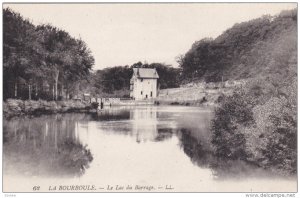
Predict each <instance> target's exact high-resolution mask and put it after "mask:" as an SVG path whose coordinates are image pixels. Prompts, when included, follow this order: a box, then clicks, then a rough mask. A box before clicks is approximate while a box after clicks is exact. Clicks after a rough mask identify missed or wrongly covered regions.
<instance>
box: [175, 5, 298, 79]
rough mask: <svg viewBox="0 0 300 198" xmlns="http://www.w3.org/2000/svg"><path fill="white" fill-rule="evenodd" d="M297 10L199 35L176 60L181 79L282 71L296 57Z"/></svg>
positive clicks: (250, 75) (232, 77)
mask: <svg viewBox="0 0 300 198" xmlns="http://www.w3.org/2000/svg"><path fill="white" fill-rule="evenodd" d="M296 55H297V10H291V11H283V12H282V13H280V14H279V15H278V16H275V17H271V16H263V17H261V18H258V19H254V20H251V21H248V22H243V23H239V24H235V25H234V26H233V27H231V28H230V29H228V30H226V31H225V32H224V33H223V34H221V35H220V36H219V37H217V38H216V39H207V38H206V39H202V40H200V41H197V42H195V43H194V44H193V45H192V47H191V49H190V50H189V51H188V52H187V53H186V54H185V55H184V56H183V57H182V58H181V59H180V60H179V64H180V66H181V68H182V78H183V82H184V83H187V82H192V81H206V82H218V81H222V80H224V81H225V80H229V79H230V80H233V79H244V78H251V77H257V76H258V75H259V76H266V75H268V74H270V73H273V74H276V73H282V72H284V70H286V69H287V68H285V69H283V68H282V66H283V65H286V63H287V62H289V61H292V60H293V59H296Z"/></svg>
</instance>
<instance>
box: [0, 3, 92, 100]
mask: <svg viewBox="0 0 300 198" xmlns="http://www.w3.org/2000/svg"><path fill="white" fill-rule="evenodd" d="M93 64H94V58H93V56H92V55H91V52H90V50H89V49H88V48H87V46H86V44H85V43H84V42H83V41H82V40H80V39H75V38H73V37H71V36H70V35H69V34H68V33H67V32H65V31H63V30H60V29H58V28H56V27H53V26H51V25H39V26H34V25H33V24H32V23H31V22H30V21H29V20H27V19H24V18H23V17H22V16H21V15H20V14H18V13H15V12H13V11H12V10H10V9H9V8H6V9H4V10H3V87H4V90H3V93H4V99H6V98H21V99H39V98H43V99H47V100H49V99H54V100H57V99H59V97H62V96H64V97H68V96H69V94H70V90H72V88H73V86H76V84H77V82H78V81H80V80H82V79H85V78H86V77H87V76H88V75H89V71H90V70H91V68H92V66H93Z"/></svg>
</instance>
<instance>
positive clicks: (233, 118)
mask: <svg viewBox="0 0 300 198" xmlns="http://www.w3.org/2000/svg"><path fill="white" fill-rule="evenodd" d="M251 124H253V114H252V111H251V106H250V105H249V104H247V102H246V101H245V100H244V98H243V97H242V95H240V94H238V93H234V94H233V95H232V96H229V97H227V98H225V99H224V101H223V103H222V104H221V106H220V107H219V108H217V109H216V110H215V117H214V119H213V120H212V131H213V136H212V143H213V145H214V146H215V154H216V156H218V157H221V158H229V159H247V157H248V153H247V151H246V137H245V134H244V131H243V128H244V127H245V126H249V125H251Z"/></svg>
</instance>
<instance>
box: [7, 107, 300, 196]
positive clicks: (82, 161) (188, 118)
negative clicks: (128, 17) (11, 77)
mask: <svg viewBox="0 0 300 198" xmlns="http://www.w3.org/2000/svg"><path fill="white" fill-rule="evenodd" d="M212 116H213V114H212V111H211V110H210V109H205V108H200V107H185V106H136V107H112V108H107V109H104V110H102V111H99V112H97V113H88V114H87V113H66V114H52V115H43V116H39V117H25V116H24V117H15V118H12V119H10V120H4V121H3V189H4V192H12V191H13V192H31V191H33V190H34V189H33V187H34V186H39V189H38V191H39V192H47V191H52V192H58V191H69V192H70V191H85V192H110V191H122V192H124V191H126V192H127V191H134V192H137V191H141V192H157V191H164V192H261V191H264V192H271V191H274V192H283V191H285V192H286V191H290V192H291V191H293V192H296V191H297V178H296V177H280V176H277V175H275V174H274V173H271V172H269V171H267V170H263V169H261V168H258V167H256V166H254V165H250V164H246V163H245V162H242V161H221V160H219V159H216V158H215V157H214V156H213V155H212V150H213V147H212V145H211V143H210V139H211V132H210V130H209V129H210V120H211V118H212ZM15 184H22V185H15ZM74 185H75V186H74ZM77 185H79V186H77ZM76 186H77V187H76ZM35 190H36V189H35Z"/></svg>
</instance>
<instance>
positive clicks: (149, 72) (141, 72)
mask: <svg viewBox="0 0 300 198" xmlns="http://www.w3.org/2000/svg"><path fill="white" fill-rule="evenodd" d="M133 75H135V76H136V77H138V78H159V76H158V74H157V71H156V69H155V68H154V69H152V68H133Z"/></svg>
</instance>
